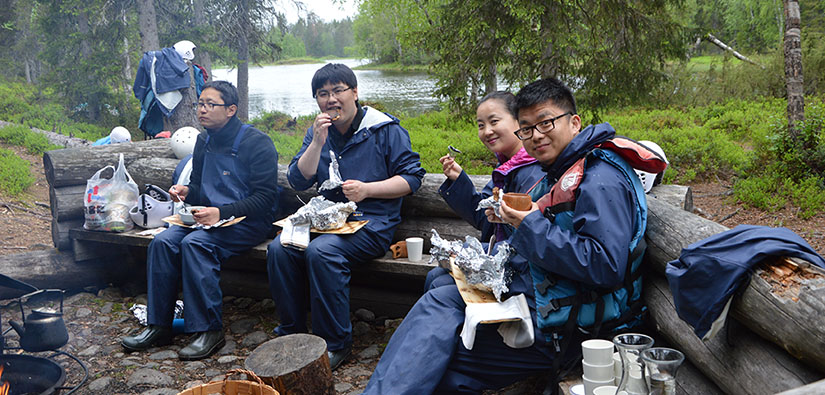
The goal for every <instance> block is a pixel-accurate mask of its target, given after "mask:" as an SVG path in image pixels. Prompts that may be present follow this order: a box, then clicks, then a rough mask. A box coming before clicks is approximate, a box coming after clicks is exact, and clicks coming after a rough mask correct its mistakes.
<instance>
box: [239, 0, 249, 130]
mask: <svg viewBox="0 0 825 395" xmlns="http://www.w3.org/2000/svg"><path fill="white" fill-rule="evenodd" d="M239 25H240V29H238V31H239V36H238V101H239V103H238V118H240V119H241V121H244V122H246V121H247V120H249V33H248V31H247V30H248V29H249V28H250V26H251V24H250V21H249V0H242V1H241V20H240V21H239Z"/></svg>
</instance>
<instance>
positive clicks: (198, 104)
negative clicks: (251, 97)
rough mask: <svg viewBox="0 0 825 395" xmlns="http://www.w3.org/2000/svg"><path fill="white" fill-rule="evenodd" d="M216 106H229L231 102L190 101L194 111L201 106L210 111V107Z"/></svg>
mask: <svg viewBox="0 0 825 395" xmlns="http://www.w3.org/2000/svg"><path fill="white" fill-rule="evenodd" d="M216 106H217V107H229V106H231V104H218V103H203V102H197V103H192V108H194V109H195V111H197V110H200V109H201V108H205V109H206V111H212V109H213V108H215V107H216Z"/></svg>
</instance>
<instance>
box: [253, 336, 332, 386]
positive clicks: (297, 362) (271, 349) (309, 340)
mask: <svg viewBox="0 0 825 395" xmlns="http://www.w3.org/2000/svg"><path fill="white" fill-rule="evenodd" d="M244 367H245V368H246V369H248V370H251V371H253V372H254V373H255V374H257V375H258V377H260V378H261V379H262V380H263V381H264V383H266V384H268V385H270V386H272V388H275V390H276V391H278V393H279V394H281V395H290V394H294V395H298V394H319V395H320V394H334V393H335V388H334V385H335V383H334V382H333V379H332V370H330V366H329V358H328V357H327V344H326V342H325V341H324V339H322V338H320V337H318V336H315V335H309V334H305V333H298V334H294V335H287V336H280V337H278V338H275V339H272V340H270V341H268V342H266V343H264V344H261V345H260V346H258V347H257V348H256V349H255V350H254V351H252V353H251V354H249V357H247V358H246V361H245V362H244Z"/></svg>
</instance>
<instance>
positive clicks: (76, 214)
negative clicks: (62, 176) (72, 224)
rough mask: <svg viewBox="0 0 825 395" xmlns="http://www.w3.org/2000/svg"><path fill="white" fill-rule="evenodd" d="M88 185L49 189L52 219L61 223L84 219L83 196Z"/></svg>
mask: <svg viewBox="0 0 825 395" xmlns="http://www.w3.org/2000/svg"><path fill="white" fill-rule="evenodd" d="M85 193H86V183H85V182H84V183H83V184H82V185H71V186H66V187H57V188H54V187H50V188H49V208H50V209H51V211H52V219H54V220H56V221H58V222H61V221H69V220H73V219H78V218H83V195H84V194H85Z"/></svg>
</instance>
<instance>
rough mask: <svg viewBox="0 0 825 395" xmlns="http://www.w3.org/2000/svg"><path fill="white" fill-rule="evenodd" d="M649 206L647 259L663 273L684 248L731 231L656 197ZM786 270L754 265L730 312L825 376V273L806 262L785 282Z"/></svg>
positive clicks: (649, 199) (651, 266) (789, 271)
mask: <svg viewBox="0 0 825 395" xmlns="http://www.w3.org/2000/svg"><path fill="white" fill-rule="evenodd" d="M648 207H649V208H650V211H649V214H648V217H647V220H648V222H647V232H646V233H645V237H646V239H647V241H648V248H647V257H648V261H649V262H651V263H653V265H650V266H649V267H650V268H652V269H654V270H658V271H659V272H661V273H664V270H665V266H666V265H667V263H668V262H670V261H672V260H674V259H678V258H679V255H680V254H681V251H682V248H685V247H687V246H688V245H690V244H692V243H694V242H696V241H699V240H702V239H705V238H707V237H710V236H712V235H715V234H717V233H721V232H724V231H726V230H728V228H727V227H725V226H723V225H720V224H718V223H716V222H713V221H710V220H707V219H704V218H701V217H699V216H697V215H694V214H691V213H688V212H685V211H682V210H680V209H678V208H676V207H675V206H671V205H669V204H667V203H664V202H662V201H659V200H658V199H656V198H651V197H648ZM782 271H785V269H784V268H782V267H780V268H778V269H772V268H771V267H769V266H766V265H765V264H761V265H757V266H756V267H754V268H753V273H754V274H752V275H751V276H750V281H748V283H747V285H745V286H744V288H743V289H742V294H741V295H740V296H737V297H735V298H734V300H733V303H732V305H731V308H730V314H731V316H733V317H736V318H737V319H738V320H739V321H740V322H741V323H742V324H744V325H745V326H747V327H748V328H749V329H751V330H753V331H754V332H756V333H758V334H759V335H761V336H762V337H764V338H765V339H768V340H770V341H771V342H773V343H775V344H777V345H779V346H781V347H782V348H784V349H785V350H787V351H788V352H789V353H791V354H792V355H793V356H795V357H796V358H798V359H800V360H802V361H803V362H805V363H806V364H808V365H809V366H811V367H814V368H816V369H819V370H820V371H823V372H825V354H823V353H822V350H825V314H823V312H825V303H823V301H824V300H825V271H823V269H820V268H818V267H813V266H812V265H809V264H808V265H806V264H805V263H803V264H801V265H798V267H797V268H796V269H794V270H788V273H787V274H786V275H783V276H782V277H781V278H780V275H779V274H777V273H780V272H782ZM783 284H784V285H783ZM693 337H694V338H696V336H695V335H694V336H693ZM697 340H698V338H697ZM705 373H706V374H707V372H705ZM708 375H709V374H708Z"/></svg>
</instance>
